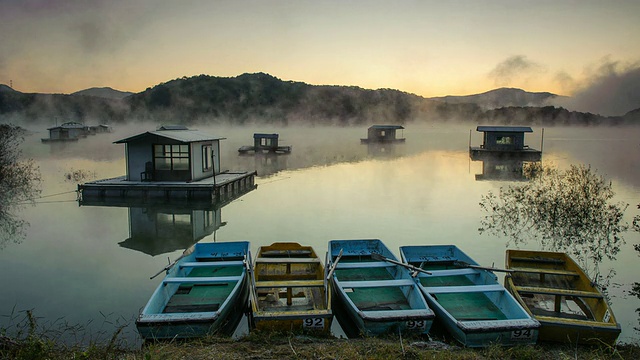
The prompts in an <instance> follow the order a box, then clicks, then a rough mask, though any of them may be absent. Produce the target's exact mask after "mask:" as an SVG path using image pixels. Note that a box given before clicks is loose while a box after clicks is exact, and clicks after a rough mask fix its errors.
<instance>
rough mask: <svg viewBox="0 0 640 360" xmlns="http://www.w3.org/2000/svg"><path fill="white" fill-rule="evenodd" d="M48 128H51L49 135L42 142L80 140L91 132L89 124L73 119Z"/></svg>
mask: <svg viewBox="0 0 640 360" xmlns="http://www.w3.org/2000/svg"><path fill="white" fill-rule="evenodd" d="M47 130H49V137H48V138H43V139H42V142H56V141H78V139H80V138H81V137H86V136H87V134H89V127H88V126H86V125H84V124H81V123H77V122H72V121H71V122H66V123H63V124H62V125H60V126H54V127H51V128H48V129H47Z"/></svg>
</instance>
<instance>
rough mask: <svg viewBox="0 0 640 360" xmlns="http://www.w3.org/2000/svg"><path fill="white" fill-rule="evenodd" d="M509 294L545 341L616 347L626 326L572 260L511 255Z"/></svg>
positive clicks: (535, 254) (557, 255)
mask: <svg viewBox="0 0 640 360" xmlns="http://www.w3.org/2000/svg"><path fill="white" fill-rule="evenodd" d="M506 267H507V268H508V269H511V270H514V272H513V273H512V274H511V275H510V276H507V277H505V286H506V288H507V289H508V290H509V291H510V292H511V293H512V294H513V295H514V296H515V298H516V299H518V301H519V302H520V303H521V304H522V305H523V306H524V307H525V309H527V311H529V313H530V314H531V315H533V317H534V318H535V319H537V320H538V321H539V322H540V324H541V326H540V335H539V339H540V340H541V341H557V342H571V343H581V344H603V343H604V344H609V345H613V344H614V343H615V342H616V339H617V338H618V335H620V331H621V329H620V324H618V322H617V321H616V318H615V316H613V311H612V310H611V308H610V307H609V305H608V304H607V301H606V299H605V298H604V296H603V295H602V292H600V290H598V288H597V287H596V286H595V285H594V283H593V282H592V281H591V280H590V279H589V277H588V276H587V275H586V274H585V272H584V271H583V270H582V269H581V268H580V266H579V265H578V264H576V262H575V261H574V260H573V259H571V257H569V256H568V255H567V254H565V253H560V252H546V251H528V250H507V252H506Z"/></svg>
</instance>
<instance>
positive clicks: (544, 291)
mask: <svg viewBox="0 0 640 360" xmlns="http://www.w3.org/2000/svg"><path fill="white" fill-rule="evenodd" d="M516 291H518V292H519V293H521V294H540V295H555V296H566V297H582V298H593V299H602V298H603V296H602V295H601V294H599V293H596V292H592V291H579V290H564V289H553V288H541V287H529V286H516Z"/></svg>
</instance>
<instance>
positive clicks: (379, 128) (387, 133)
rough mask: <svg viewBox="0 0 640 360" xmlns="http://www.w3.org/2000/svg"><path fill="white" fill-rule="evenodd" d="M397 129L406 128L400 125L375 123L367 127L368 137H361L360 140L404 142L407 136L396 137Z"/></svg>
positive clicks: (367, 141) (369, 141)
mask: <svg viewBox="0 0 640 360" xmlns="http://www.w3.org/2000/svg"><path fill="white" fill-rule="evenodd" d="M397 130H404V127H403V126H400V125H373V126H371V127H369V129H367V138H366V139H360V142H361V143H395V142H404V141H405V138H403V137H400V138H397V137H396V131H397ZM401 136H402V135H401Z"/></svg>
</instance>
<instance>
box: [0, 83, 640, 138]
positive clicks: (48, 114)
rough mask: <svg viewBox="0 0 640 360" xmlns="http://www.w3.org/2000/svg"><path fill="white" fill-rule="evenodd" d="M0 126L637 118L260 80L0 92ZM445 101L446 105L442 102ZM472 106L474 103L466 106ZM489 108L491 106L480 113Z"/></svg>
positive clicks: (517, 94) (503, 95)
mask: <svg viewBox="0 0 640 360" xmlns="http://www.w3.org/2000/svg"><path fill="white" fill-rule="evenodd" d="M0 90H1V91H0V117H1V118H0V122H18V123H44V124H51V123H53V122H54V120H55V122H57V123H62V122H65V121H78V122H85V123H95V122H98V123H133V122H137V121H143V120H150V121H155V122H157V123H182V124H192V123H225V124H237V125H242V124H248V123H272V124H281V125H289V124H333V125H340V126H349V125H360V124H373V123H377V124H381V123H384V124H404V123H408V122H414V121H415V122H452V121H471V122H476V123H484V124H520V125H526V124H536V125H555V124H558V125H560V124H561V125H568V124H578V125H595V124H622V123H629V122H633V123H637V121H638V116H637V111H635V112H630V113H629V114H628V115H625V116H623V117H604V116H600V115H594V114H590V113H581V112H574V111H568V110H566V109H564V108H557V107H553V106H543V107H532V106H503V107H500V105H501V104H512V105H513V104H519V103H521V104H524V103H526V102H527V101H531V99H539V100H540V101H542V99H543V98H549V97H551V96H555V95H553V94H549V93H526V92H524V93H523V90H520V89H499V90H500V91H498V92H488V93H485V94H478V95H476V96H470V97H464V98H466V99H468V100H469V102H464V101H462V100H463V99H461V97H458V98H456V99H455V101H445V100H443V99H440V100H438V99H427V98H423V97H420V96H417V95H414V94H410V93H406V92H402V91H398V90H393V89H378V90H368V89H362V88H359V87H353V86H328V85H309V84H306V83H302V82H295V81H283V80H280V79H278V78H276V77H273V76H271V75H268V74H264V73H257V74H243V75H240V76H237V77H215V76H208V75H199V76H194V77H189V78H187V77H183V78H180V79H175V80H171V81H168V82H165V83H161V84H158V85H156V86H154V87H150V88H147V89H146V90H145V91H142V92H140V93H136V94H132V95H129V96H126V97H124V98H122V99H117V98H105V97H99V96H83V94H86V92H82V91H81V92H78V93H75V94H72V95H64V94H26V93H20V92H17V91H14V90H12V89H11V88H9V87H8V86H3V87H2V88H0ZM449 100H451V99H450V98H449ZM473 101H476V102H473ZM488 103H490V104H492V105H493V107H489V108H487V104H488Z"/></svg>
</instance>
